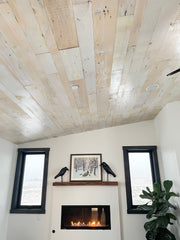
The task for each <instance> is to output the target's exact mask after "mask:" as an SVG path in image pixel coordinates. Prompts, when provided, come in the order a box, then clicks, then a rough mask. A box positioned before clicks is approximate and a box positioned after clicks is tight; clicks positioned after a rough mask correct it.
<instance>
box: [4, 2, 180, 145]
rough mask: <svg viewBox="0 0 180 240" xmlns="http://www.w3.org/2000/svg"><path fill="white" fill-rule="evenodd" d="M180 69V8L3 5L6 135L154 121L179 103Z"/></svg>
mask: <svg viewBox="0 0 180 240" xmlns="http://www.w3.org/2000/svg"><path fill="white" fill-rule="evenodd" d="M177 68H180V1H177V0H171V1H170V0H158V1H157V0H119V1H118V0H66V1H65V0H44V1H43V0H8V1H6V0H0V137H2V138H5V139H7V140H10V141H12V142H14V143H22V142H27V141H32V140H37V139H44V138H49V137H56V136H62V135H67V134H71V133H77V132H83V131H88V130H93V129H99V128H105V127H111V126H116V125H121V124H126V123H133V122H138V121H144V120H150V119H153V118H154V117H155V116H156V115H157V113H158V112H159V111H160V110H161V109H162V108H163V107H164V106H165V105H166V104H167V103H168V102H172V101H176V100H180V73H177V74H176V75H173V76H169V77H167V76H166V75H167V74H168V73H169V72H171V71H173V70H175V69H177ZM149 86H150V88H149V90H150V91H147V88H148V87H149Z"/></svg>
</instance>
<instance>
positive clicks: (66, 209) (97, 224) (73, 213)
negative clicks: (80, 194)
mask: <svg viewBox="0 0 180 240" xmlns="http://www.w3.org/2000/svg"><path fill="white" fill-rule="evenodd" d="M61 207H62V209H61V229H82V230H83V229H84V230H85V229H89V230H95V229H96V230H100V229H105V230H108V229H111V221H110V206H109V205H62V206H61Z"/></svg>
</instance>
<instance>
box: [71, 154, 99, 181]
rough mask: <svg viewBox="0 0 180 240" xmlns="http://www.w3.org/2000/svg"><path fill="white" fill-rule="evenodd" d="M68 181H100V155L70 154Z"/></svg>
mask: <svg viewBox="0 0 180 240" xmlns="http://www.w3.org/2000/svg"><path fill="white" fill-rule="evenodd" d="M70 160H71V173H70V181H71V182H72V181H101V180H102V178H101V166H100V164H101V162H102V155H101V154H71V159H70Z"/></svg>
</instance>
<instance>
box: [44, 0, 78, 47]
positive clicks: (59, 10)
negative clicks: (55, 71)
mask: <svg viewBox="0 0 180 240" xmlns="http://www.w3.org/2000/svg"><path fill="white" fill-rule="evenodd" d="M44 2H45V6H46V9H47V13H48V16H49V20H50V24H51V26H52V30H53V33H54V36H55V39H56V43H57V46H58V49H59V50H60V49H67V48H73V47H77V46H78V41H77V34H76V27H75V20H74V13H73V8H72V2H71V0H66V1H64V0H45V1H44Z"/></svg>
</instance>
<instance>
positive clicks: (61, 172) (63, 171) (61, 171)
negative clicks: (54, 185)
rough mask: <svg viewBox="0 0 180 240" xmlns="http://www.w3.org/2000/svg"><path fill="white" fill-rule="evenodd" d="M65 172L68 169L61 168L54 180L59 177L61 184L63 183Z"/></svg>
mask: <svg viewBox="0 0 180 240" xmlns="http://www.w3.org/2000/svg"><path fill="white" fill-rule="evenodd" d="M66 171H69V169H68V168H67V167H63V168H62V169H61V170H60V171H59V173H58V174H57V175H56V176H55V177H54V178H55V179H56V178H58V177H61V182H63V176H64V174H65V172H66Z"/></svg>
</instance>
